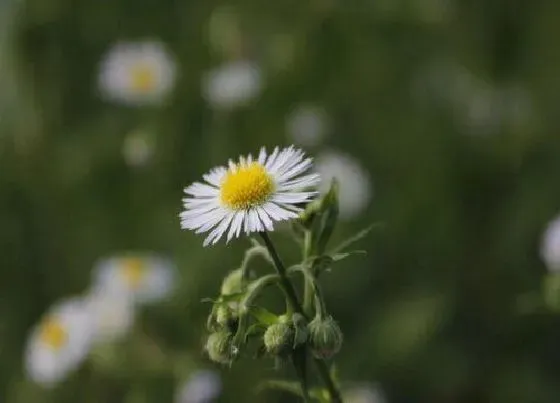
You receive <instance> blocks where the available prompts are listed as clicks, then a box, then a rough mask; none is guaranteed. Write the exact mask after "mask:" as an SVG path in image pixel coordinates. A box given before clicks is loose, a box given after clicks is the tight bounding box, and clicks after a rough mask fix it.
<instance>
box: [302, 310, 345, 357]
mask: <svg viewBox="0 0 560 403" xmlns="http://www.w3.org/2000/svg"><path fill="white" fill-rule="evenodd" d="M308 328H309V346H310V348H311V352H312V353H313V355H314V356H315V357H316V358H324V359H328V358H331V357H333V356H334V355H335V354H336V353H338V352H339V350H340V347H341V346H342V340H343V336H342V331H341V330H340V327H339V326H338V324H337V323H336V322H335V321H334V320H333V318H332V317H331V316H329V317H327V318H326V319H323V318H321V317H320V316H316V317H315V319H313V320H312V321H311V322H310V323H309V327H308Z"/></svg>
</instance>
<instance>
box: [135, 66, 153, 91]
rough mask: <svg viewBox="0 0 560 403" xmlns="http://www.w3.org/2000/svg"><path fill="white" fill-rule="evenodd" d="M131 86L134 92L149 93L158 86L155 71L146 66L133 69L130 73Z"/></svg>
mask: <svg viewBox="0 0 560 403" xmlns="http://www.w3.org/2000/svg"><path fill="white" fill-rule="evenodd" d="M130 86H131V88H132V90H133V91H136V92H141V93H147V92H150V91H152V90H153V89H154V88H155V86H156V75H155V72H154V69H153V68H152V67H150V66H147V65H145V64H139V65H137V66H134V67H132V69H131V72H130Z"/></svg>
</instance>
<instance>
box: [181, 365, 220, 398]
mask: <svg viewBox="0 0 560 403" xmlns="http://www.w3.org/2000/svg"><path fill="white" fill-rule="evenodd" d="M221 391H222V380H221V378H220V376H219V375H218V373H216V372H214V371H197V372H195V373H194V374H192V375H191V376H190V378H189V379H187V381H186V382H185V383H183V384H182V385H181V386H180V387H179V389H178V390H177V395H176V397H175V403H209V402H212V401H213V400H214V399H216V398H217V397H218V396H219V395H220V393H221Z"/></svg>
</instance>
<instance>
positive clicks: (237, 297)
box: [200, 292, 246, 305]
mask: <svg viewBox="0 0 560 403" xmlns="http://www.w3.org/2000/svg"><path fill="white" fill-rule="evenodd" d="M245 294H246V293H245V292H237V293H235V294H230V295H221V296H220V297H219V298H218V299H212V298H202V299H201V300H200V302H202V303H211V304H214V305H226V304H228V303H229V302H239V301H241V299H242V298H243V297H244V296H245Z"/></svg>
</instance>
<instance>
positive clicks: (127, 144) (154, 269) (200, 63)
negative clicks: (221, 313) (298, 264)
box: [0, 0, 560, 403]
mask: <svg viewBox="0 0 560 403" xmlns="http://www.w3.org/2000/svg"><path fill="white" fill-rule="evenodd" d="M559 15H560V3H558V2H552V1H550V2H539V1H534V2H528V1H517V0H494V1H489V0H473V1H468V2H467V1H460V0H345V1H342V0H309V1H284V2H260V1H256V0H244V1H239V2H233V1H187V0H185V1H180V2H178V1H164V0H136V1H131V0H115V1H112V2H105V3H100V2H99V1H93V0H81V1H70V0H50V1H44V0H1V1H0V20H1V22H0V73H1V74H0V223H1V228H2V229H1V231H0V253H1V256H2V257H1V260H0V261H1V266H0V296H1V298H2V299H1V304H0V357H1V359H0V401H1V402H6V403H55V402H56V403H66V402H86V403H97V402H104V403H113V402H114V403H120V402H125V403H155V402H158V403H160V402H178V403H193V402H194V403H201V402H210V401H216V402H267V403H272V402H291V401H295V400H293V398H292V397H291V396H289V395H283V394H281V393H278V392H270V393H268V392H267V393H262V394H255V392H254V385H255V384H256V383H257V382H258V381H259V380H262V379H264V378H268V377H277V376H281V375H286V374H287V375H289V374H290V371H289V368H285V369H282V370H281V371H280V373H279V374H278V373H276V372H275V371H274V364H273V362H272V361H271V360H262V361H253V360H242V361H241V362H239V363H236V364H235V365H234V366H233V368H231V369H230V368H227V367H226V368H221V367H218V366H216V365H214V364H212V363H210V362H209V360H208V359H207V358H206V356H205V354H204V352H203V346H204V342H205V337H206V330H205V322H206V316H207V314H208V311H209V309H210V307H209V306H208V305H207V304H202V303H201V302H200V301H201V299H202V298H205V297H213V296H215V295H217V293H218V290H219V286H220V283H221V280H222V278H223V277H224V275H225V274H226V273H227V272H228V271H229V270H232V269H235V268H236V267H237V266H238V265H239V264H240V262H241V259H242V256H243V252H244V250H245V249H246V248H247V247H248V246H249V242H248V240H246V239H240V240H237V241H234V242H232V243H231V244H230V245H227V246H226V245H225V243H223V242H222V243H220V244H218V245H217V246H214V247H212V248H203V247H202V241H203V237H201V236H197V235H195V234H193V233H191V232H187V231H181V230H180V226H179V219H178V214H179V212H180V210H181V208H182V205H181V198H182V189H183V188H184V187H185V186H187V185H188V184H189V183H190V182H192V181H194V180H198V178H199V177H200V176H201V174H202V173H205V172H206V171H207V170H209V169H210V168H211V167H213V166H215V165H219V164H223V163H224V162H225V161H226V160H227V159H228V158H230V157H236V156H237V155H239V154H246V153H249V152H251V153H255V152H257V151H258V149H259V148H260V147H261V146H262V145H265V146H267V147H268V148H271V147H273V146H275V145H288V144H292V143H293V144H297V145H298V146H300V147H302V148H304V149H305V150H306V152H308V153H310V154H311V155H312V156H314V157H315V158H316V162H317V170H318V171H319V172H321V173H323V174H324V176H325V177H326V178H329V177H331V176H337V177H338V178H339V179H340V180H341V183H342V184H341V201H340V202H341V212H342V217H341V222H340V225H339V227H338V230H337V233H336V236H335V237H336V238H337V239H336V240H335V241H340V240H343V239H344V238H345V237H347V236H350V235H351V234H353V233H354V232H356V231H358V230H360V229H362V228H363V227H364V226H367V225H369V224H370V223H378V224H380V225H378V226H376V227H375V229H374V230H373V231H372V232H371V233H370V234H369V235H368V237H367V238H366V239H364V240H362V241H361V243H360V244H359V245H358V248H360V249H362V248H363V249H367V251H368V255H367V256H365V257H362V256H359V257H353V258H351V259H347V260H345V261H344V262H342V263H341V264H339V265H338V266H336V267H335V269H334V270H333V271H332V273H330V274H329V275H327V276H325V278H324V287H325V292H326V298H327V301H328V305H329V308H330V310H331V312H332V313H333V315H334V316H335V317H336V318H337V320H338V321H339V322H340V324H341V326H342V329H343V330H344V334H345V344H344V346H343V349H342V351H341V354H340V355H339V357H338V359H337V362H338V370H339V372H340V377H341V380H342V381H343V382H344V388H345V390H348V392H347V394H348V396H349V397H348V399H347V401H348V402H354V403H382V402H383V403H388V402H390V403H413V402H430V403H487V402H488V403H502V402H503V403H514V402H521V403H540V402H551V403H552V402H558V401H559V399H560V382H558V379H559V377H560V348H559V343H560V318H559V317H558V315H557V313H556V312H557V311H558V306H559V303H558V302H559V301H558V300H557V299H558V296H560V292H557V291H558V290H560V282H559V281H557V279H558V277H557V275H556V274H555V273H556V271H555V270H557V269H558V268H559V267H560V234H559V233H558V231H559V228H558V223H557V222H556V224H557V225H556V226H554V224H555V221H553V220H554V219H555V217H556V215H557V213H559V212H560V186H559V179H560V176H559V172H560V158H559V157H560V136H559V135H558V126H559V122H560V121H559V119H558V110H557V108H558V105H559V100H560V97H559V96H558V90H559V88H560V75H559V74H558V73H557V71H558V69H560V48H559V47H558V46H557V44H556V42H555V39H554V38H555V37H556V35H558V34H559V33H560V31H559V30H560V28H559V26H560V24H559V21H560V20H559V18H558V16H559ZM282 228H283V227H280V229H279V230H278V231H277V232H276V233H275V234H273V238H274V240H275V241H276V243H277V247H278V248H279V250H280V252H281V254H282V255H283V257H284V259H285V260H287V261H290V262H295V261H296V260H297V259H298V257H299V251H298V250H297V248H295V247H294V244H293V243H292V241H291V240H290V234H289V232H287V231H285V229H282ZM547 228H548V230H547ZM108 287H109V288H111V287H116V288H119V289H124V288H126V287H128V288H129V289H132V290H133V291H134V293H133V294H134V295H135V297H134V298H132V299H134V300H133V301H130V300H128V299H127V300H126V301H122V300H119V301H117V300H116V299H111V298H113V297H110V298H108V297H106V294H107V293H105V292H104V290H106V289H107V288H108ZM117 299H118V298H117ZM123 299H124V298H123ZM84 301H85V302H84ZM84 304H85V305H87V306H88V307H91V306H94V307H95V308H96V309H94V310H93V311H95V312H96V316H95V320H93V322H92V320H90V319H88V318H84V312H85V311H88V312H90V311H91V310H90V309H89V308H88V309H86V310H83V309H82V308H83V307H84V306H85V305H84ZM60 312H62V314H61V313H60ZM61 318H62V319H61ZM92 323H94V324H92ZM94 328H95V329H96V330H95V331H94ZM72 329H74V330H76V329H77V330H76V331H77V332H78V335H77V336H76V335H75V334H74V333H73V331H74V330H72ZM99 329H103V331H101V330H99ZM79 332H82V333H83V334H81V333H79ZM88 332H89V333H88ZM84 340H88V342H84ZM65 346H70V347H71V348H65ZM67 350H68V351H69V352H68V351H67ZM345 393H346V392H345Z"/></svg>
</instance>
